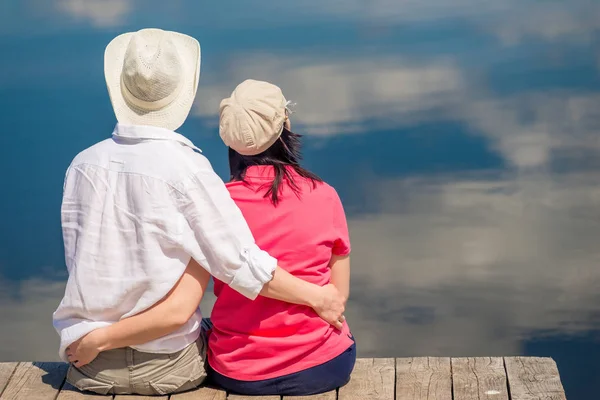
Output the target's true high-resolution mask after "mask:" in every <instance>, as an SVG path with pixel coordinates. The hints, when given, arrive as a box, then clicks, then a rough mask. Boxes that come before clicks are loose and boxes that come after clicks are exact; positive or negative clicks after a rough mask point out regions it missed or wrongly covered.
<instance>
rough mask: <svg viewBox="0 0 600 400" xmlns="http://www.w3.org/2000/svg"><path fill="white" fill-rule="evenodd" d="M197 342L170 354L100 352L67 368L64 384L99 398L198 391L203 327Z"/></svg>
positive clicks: (202, 370) (201, 375)
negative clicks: (82, 364)
mask: <svg viewBox="0 0 600 400" xmlns="http://www.w3.org/2000/svg"><path fill="white" fill-rule="evenodd" d="M202 325H203V330H202V333H201V334H200V338H198V340H197V341H196V342H195V343H192V344H191V345H189V346H188V347H186V348H185V349H183V350H181V351H178V352H177V353H172V354H157V353H144V352H141V351H137V350H134V349H132V348H130V347H127V348H122V349H116V350H109V351H105V352H102V353H100V354H99V355H98V357H97V358H96V359H95V360H94V361H92V362H91V363H89V364H88V365H84V366H83V367H81V368H77V367H75V366H73V365H71V366H70V368H69V372H68V373H67V382H69V383H70V384H71V385H73V386H75V387H76V388H78V389H79V390H81V391H91V392H95V393H99V394H103V395H104V394H140V395H144V396H148V395H166V394H170V393H179V392H184V391H187V390H191V389H194V388H196V387H198V386H199V385H200V384H201V383H202V382H203V381H204V380H205V379H206V368H205V362H206V350H207V343H208V341H207V340H206V331H205V329H204V328H205V326H204V325H205V323H204V321H203V324H202Z"/></svg>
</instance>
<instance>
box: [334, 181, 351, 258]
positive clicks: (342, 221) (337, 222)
mask: <svg viewBox="0 0 600 400" xmlns="http://www.w3.org/2000/svg"><path fill="white" fill-rule="evenodd" d="M332 192H333V195H332V211H333V212H332V215H333V231H334V240H333V249H332V252H333V254H334V255H336V256H347V255H348V254H350V250H351V248H350V234H349V232H348V223H347V221H346V213H345V212H344V206H343V205H342V201H341V200H340V197H339V196H338V194H337V192H336V191H335V189H333V188H332Z"/></svg>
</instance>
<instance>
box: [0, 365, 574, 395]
mask: <svg viewBox="0 0 600 400" xmlns="http://www.w3.org/2000/svg"><path fill="white" fill-rule="evenodd" d="M66 373H67V365H66V364H63V363H43V362H40V363H38V362H35V363H30V362H21V363H0V399H1V400H16V399H18V400H92V399H94V400H99V399H110V398H113V396H98V395H93V394H83V393H80V392H78V391H77V390H76V389H74V388H73V387H72V386H70V385H69V384H68V383H66V382H65V375H66ZM114 399H115V400H119V399H121V400H143V399H144V400H146V399H161V400H168V399H169V396H155V397H144V396H115V397H114ZM170 399H171V400H226V399H232V400H234V399H235V400H244V399H265V400H281V399H280V397H279V396H262V397H245V396H234V395H229V396H228V395H227V393H225V392H224V391H222V390H217V389H212V388H200V389H198V390H195V391H192V392H187V393H181V394H176V395H171V396H170ZM285 399H295V400H336V399H339V400H367V399H373V400H565V399H566V397H565V393H564V390H563V387H562V383H561V381H560V376H559V374H558V369H557V367H556V363H555V362H554V361H553V360H552V359H550V358H535V357H504V358H503V357H491V358H490V357H483V358H433V357H422V358H398V359H394V358H363V359H359V360H357V362H356V367H355V369H354V372H353V375H352V379H351V381H350V383H349V384H348V385H346V386H344V387H342V388H340V389H339V390H338V391H333V392H331V393H326V394H322V395H318V396H309V397H287V396H286V397H285Z"/></svg>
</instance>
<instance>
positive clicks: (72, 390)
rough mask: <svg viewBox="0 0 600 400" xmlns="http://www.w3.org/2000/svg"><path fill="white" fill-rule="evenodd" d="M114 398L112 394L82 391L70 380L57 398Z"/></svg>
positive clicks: (57, 399)
mask: <svg viewBox="0 0 600 400" xmlns="http://www.w3.org/2000/svg"><path fill="white" fill-rule="evenodd" d="M112 398H113V396H112V395H106V396H102V395H99V394H95V393H91V392H85V393H82V392H81V391H80V390H79V389H77V388H76V387H73V385H71V384H70V383H69V382H65V384H64V386H63V388H62V389H61V390H60V393H59V394H58V397H57V398H56V400H100V399H104V400H109V399H112Z"/></svg>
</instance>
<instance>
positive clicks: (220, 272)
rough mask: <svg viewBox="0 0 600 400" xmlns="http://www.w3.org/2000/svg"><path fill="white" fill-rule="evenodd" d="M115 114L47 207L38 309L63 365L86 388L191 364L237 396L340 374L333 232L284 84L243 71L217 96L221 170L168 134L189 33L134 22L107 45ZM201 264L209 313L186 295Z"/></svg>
mask: <svg viewBox="0 0 600 400" xmlns="http://www.w3.org/2000/svg"><path fill="white" fill-rule="evenodd" d="M104 65H105V75H106V83H107V85H108V90H109V94H110V99H111V102H112V105H113V108H114V111H115V114H116V117H117V120H118V124H117V125H116V128H115V130H114V132H113V134H112V138H110V139H107V140H104V141H102V142H100V143H98V144H96V145H94V146H92V147H90V148H88V149H87V150H84V151H83V152H82V153H80V154H79V155H78V156H77V157H75V159H74V160H73V162H72V163H71V165H70V167H69V169H68V171H67V174H66V178H65V183H64V193H63V203H62V210H61V217H62V229H63V238H64V245H65V258H66V264H67V267H68V271H69V279H68V282H67V286H66V290H65V295H64V298H63V299H62V301H61V303H60V305H59V307H58V309H57V310H56V312H55V313H54V326H55V328H56V329H57V331H58V332H59V334H60V337H61V344H60V356H61V358H62V359H63V360H65V361H69V362H70V363H71V365H70V369H69V372H68V375H67V380H68V381H69V382H70V383H71V384H73V385H74V386H76V387H77V388H79V389H81V390H88V391H93V392H96V393H101V394H129V393H135V394H142V395H152V394H157V395H164V394H168V393H177V392H182V391H186V390H190V389H193V388H195V387H197V386H198V385H200V384H201V383H202V382H203V381H204V380H205V379H206V377H207V376H208V377H209V378H210V380H211V381H212V382H213V383H214V384H216V385H219V386H221V387H223V388H224V389H226V390H228V391H230V392H233V393H238V394H249V395H269V394H276V395H308V394H315V393H320V392H326V391H329V390H332V389H335V388H336V387H339V386H342V385H344V384H346V383H347V382H348V380H349V378H350V373H351V371H352V369H353V367H354V362H355V358H356V348H355V344H354V339H353V337H352V335H351V333H350V330H349V328H348V325H347V324H346V322H345V318H344V316H343V311H344V305H345V302H346V299H347V297H348V292H349V280H350V261H349V253H350V243H349V237H348V228H347V225H346V218H345V215H344V211H343V208H342V204H341V202H340V199H339V197H338V195H337V193H336V191H335V190H334V189H333V188H332V187H331V186H329V185H327V184H326V183H324V182H323V181H322V180H321V179H320V178H319V177H318V176H316V175H314V174H313V173H311V172H309V171H307V170H306V169H304V168H302V167H301V166H300V164H299V161H300V135H297V134H295V133H293V132H292V131H291V124H290V120H289V111H288V110H287V104H288V103H287V101H286V99H285V98H284V96H283V94H282V93H281V90H280V89H279V88H278V87H276V86H274V85H271V84H269V83H266V82H259V81H253V80H248V81H245V82H243V83H242V84H240V85H239V86H238V87H237V88H236V89H235V90H234V92H233V93H232V95H231V97H230V98H228V99H225V100H223V101H222V102H221V107H220V124H219V132H220V135H221V138H222V139H223V141H224V143H225V144H226V145H227V146H228V147H229V165H230V169H231V181H230V182H229V183H228V184H227V185H225V184H224V183H223V182H222V180H221V179H220V178H219V177H218V176H217V175H216V174H215V172H214V171H213V169H212V167H211V164H210V163H209V161H208V160H207V159H206V158H205V157H203V156H202V155H201V154H200V150H199V149H198V148H197V147H195V146H194V144H192V142H191V141H190V140H188V139H187V138H185V137H184V136H182V135H180V134H178V133H175V132H174V131H175V130H176V129H178V128H179V127H180V126H181V125H182V124H183V122H184V121H185V119H186V118H187V115H188V114H189V111H190V109H191V107H192V103H193V101H194V97H195V95H196V90H197V85H198V79H199V74H200V46H199V43H198V42H197V41H196V40H195V39H193V38H191V37H189V36H186V35H182V34H178V33H174V32H166V31H162V30H158V29H144V30H141V31H139V32H136V33H127V34H124V35H121V36H118V37H117V38H115V39H114V40H113V41H112V42H111V43H110V44H109V45H108V47H107V48H106V52H105V63H104ZM210 275H212V276H213V278H214V292H215V295H216V297H217V301H216V303H215V305H214V309H213V312H212V315H211V320H208V319H202V316H201V315H200V310H199V304H200V301H201V299H202V296H203V295H204V293H205V292H206V290H207V286H208V281H209V278H210Z"/></svg>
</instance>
